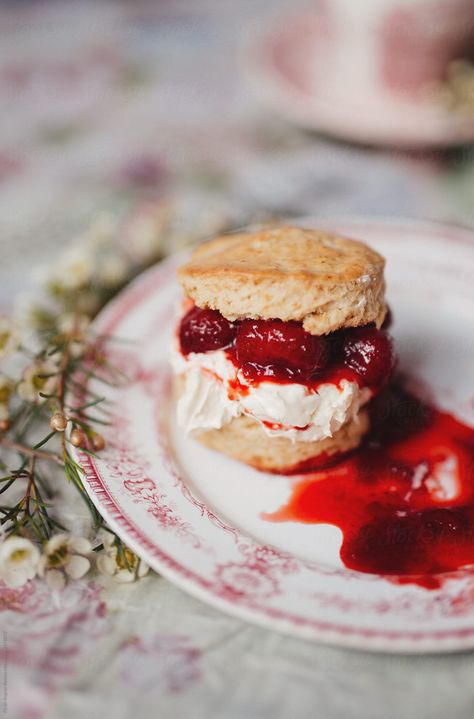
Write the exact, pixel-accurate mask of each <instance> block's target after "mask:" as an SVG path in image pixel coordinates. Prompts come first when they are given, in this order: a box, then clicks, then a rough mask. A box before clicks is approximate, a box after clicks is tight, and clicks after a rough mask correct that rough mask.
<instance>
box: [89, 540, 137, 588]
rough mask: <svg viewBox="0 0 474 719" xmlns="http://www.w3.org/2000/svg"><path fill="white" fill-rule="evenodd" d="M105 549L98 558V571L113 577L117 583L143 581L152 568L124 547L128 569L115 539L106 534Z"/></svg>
mask: <svg viewBox="0 0 474 719" xmlns="http://www.w3.org/2000/svg"><path fill="white" fill-rule="evenodd" d="M102 541H103V544H104V549H103V551H102V552H101V553H100V554H99V555H98V556H97V569H98V570H99V572H100V573H101V574H105V575H106V576H109V577H113V578H114V579H115V580H116V581H117V582H121V583H124V584H126V583H129V582H134V581H135V579H141V578H142V577H144V576H145V575H146V574H148V572H149V570H150V567H149V566H148V564H145V562H143V561H142V560H141V559H139V558H138V557H137V555H136V554H134V553H133V552H132V551H131V550H130V549H128V547H125V546H124V545H122V546H123V552H124V554H125V558H126V560H127V563H128V567H127V565H126V563H125V562H124V560H123V557H122V555H121V553H120V552H119V551H118V549H117V547H116V546H115V543H114V537H113V536H112V535H111V534H106V535H105V536H104V538H103V540H102Z"/></svg>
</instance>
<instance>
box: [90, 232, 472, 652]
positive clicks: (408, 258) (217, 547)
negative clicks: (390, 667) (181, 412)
mask: <svg viewBox="0 0 474 719" xmlns="http://www.w3.org/2000/svg"><path fill="white" fill-rule="evenodd" d="M305 224H307V225H308V224H309V222H308V221H307V222H306V223H305ZM325 224H328V223H325ZM329 227H330V229H335V230H336V231H340V232H342V233H345V234H348V235H350V236H354V237H360V238H363V239H364V240H366V241H367V242H368V243H369V244H371V245H372V246H374V247H375V248H376V249H377V250H379V251H381V252H382V253H383V254H384V255H385V256H386V258H387V270H388V271H387V284H388V300H389V303H390V306H391V307H392V309H393V313H394V316H395V318H396V321H395V325H394V335H395V340H396V342H397V347H398V349H399V354H400V357H401V362H402V364H403V365H405V366H409V367H410V370H411V371H413V372H414V373H415V374H416V375H417V376H418V377H420V378H422V379H423V381H424V382H425V383H427V384H428V385H429V386H432V387H436V400H437V402H438V403H439V404H440V405H441V406H442V407H446V408H447V409H449V410H450V411H454V412H456V414H457V415H458V416H459V417H460V418H462V419H463V421H465V422H466V423H469V424H471V425H474V402H473V401H472V387H474V364H473V362H472V357H473V356H474V344H473V343H474V339H473V338H474V298H473V294H472V277H474V252H473V247H474V237H473V236H472V234H471V233H469V232H467V231H462V230H458V229H452V228H447V227H442V226H437V225H424V224H421V225H420V224H416V223H408V222H406V223H403V222H383V221H370V222H369V221H367V222H365V221H364V222H349V221H347V222H344V223H331V224H330V225H329ZM182 260H183V257H182V256H174V257H171V258H169V259H168V260H167V261H165V262H163V263H161V264H159V265H157V266H156V267H154V268H152V269H151V270H149V271H148V272H146V273H145V274H144V275H142V276H141V277H139V278H138V279H137V280H136V281H135V282H134V283H133V284H132V285H131V286H130V287H128V288H127V289H126V290H125V291H124V292H123V293H122V294H121V295H120V296H119V297H117V298H116V299H115V300H114V301H113V302H112V303H110V305H109V306H108V307H107V308H106V309H105V311H103V312H102V313H101V315H100V317H99V318H98V320H97V321H96V324H95V328H96V330H97V331H98V332H100V333H101V334H106V335H111V336H115V337H117V338H124V339H127V340H128V341H127V342H110V343H109V344H108V348H109V349H108V352H109V355H110V356H109V359H110V362H111V363H112V364H114V365H115V366H118V367H120V368H121V369H122V370H123V371H124V372H125V373H126V374H127V377H128V381H127V382H126V383H124V384H123V385H121V386H120V387H116V388H111V389H110V398H111V400H112V404H111V405H110V408H111V409H110V411H111V414H112V425H111V426H110V427H108V428H106V432H105V434H106V440H107V447H106V450H105V451H104V452H103V453H101V455H100V459H94V458H92V457H91V456H89V455H87V454H85V453H83V452H81V451H80V450H76V458H77V460H78V461H79V462H80V463H81V465H82V467H83V468H84V470H85V472H86V478H85V485H86V489H87V491H88V493H89V494H90V496H91V498H92V500H93V502H94V503H95V504H96V505H97V507H98V508H99V509H100V511H101V513H102V514H103V515H104V516H105V518H106V519H107V521H108V522H109V523H110V525H111V526H112V527H113V528H114V529H115V530H116V531H117V533H118V534H119V535H120V536H121V537H122V538H123V540H124V541H125V542H126V543H127V544H129V545H130V547H131V548H132V549H133V550H134V551H135V552H136V553H137V554H138V555H140V556H141V557H142V558H143V559H144V560H145V561H146V562H147V563H148V564H150V565H151V566H152V567H153V568H154V569H155V570H156V571H157V572H159V573H160V574H162V575H163V576H165V577H166V578H168V579H169V580H170V581H171V582H173V583H175V584H176V585H177V586H179V587H181V588H182V589H183V590H184V591H186V592H189V593H190V594H192V595H194V596H195V597H197V598H199V599H201V600H202V601H204V602H207V603H208V604H211V605H213V606H214V607H216V608H218V609H220V610H222V611H225V612H228V613H230V614H233V615H235V616H237V617H240V618H242V619H244V620H248V621H251V622H255V623H257V624H260V625H262V626H264V627H267V628H269V629H275V630H278V631H282V632H285V633H288V634H292V635H295V636H298V637H303V638H305V639H311V640H318V641H324V642H328V643H332V644H338V645H344V646H351V647H359V648H362V649H368V650H384V651H391V652H447V651H455V650H460V649H466V648H468V647H474V573H473V571H470V570H464V571H461V572H457V573H453V574H451V575H446V577H445V578H444V581H443V583H442V587H441V588H439V589H431V590H428V589H425V588H423V587H421V586H417V585H414V584H413V585H412V584H405V585H400V584H395V583H393V582H392V581H390V580H389V578H387V577H384V576H379V575H370V574H362V573H358V572H355V571H352V570H349V569H347V568H346V567H345V566H344V565H343V564H342V562H341V559H340V557H339V549H340V545H341V532H340V530H338V529H337V528H336V527H334V526H330V525H308V524H306V525H305V524H299V523H296V522H287V523H272V522H269V521H265V520H264V519H263V518H262V514H263V513H265V512H266V513H268V512H272V511H274V510H276V509H277V508H278V507H280V506H281V505H282V504H284V502H285V501H286V500H287V498H288V496H289V494H290V491H291V487H292V482H294V481H295V480H294V478H291V477H281V476H271V475H266V474H263V473H259V472H257V471H255V470H252V469H251V468H249V467H247V466H244V465H242V464H239V463H237V462H234V461H233V460H231V459H229V458H227V457H224V456H221V455H219V454H216V453H214V452H212V451H211V450H208V449H206V448H205V447H203V446H201V445H199V444H198V443H196V442H195V441H193V440H192V439H188V438H186V437H184V436H183V435H182V433H181V432H180V431H179V430H178V429H177V427H176V425H175V422H174V411H173V410H174V408H173V404H172V402H171V401H170V400H171V398H170V371H169V366H168V349H169V342H170V337H171V333H172V330H173V324H174V316H175V306H176V303H177V300H178V297H179V295H180V291H179V288H178V285H177V282H176V277H175V270H176V268H177V266H178V265H179V264H180V263H181V262H182ZM434 308H435V311H434ZM94 382H95V381H94V380H91V387H90V388H91V389H94ZM466 388H471V396H470V397H469V396H467V394H466ZM95 389H97V388H95ZM99 391H100V390H99Z"/></svg>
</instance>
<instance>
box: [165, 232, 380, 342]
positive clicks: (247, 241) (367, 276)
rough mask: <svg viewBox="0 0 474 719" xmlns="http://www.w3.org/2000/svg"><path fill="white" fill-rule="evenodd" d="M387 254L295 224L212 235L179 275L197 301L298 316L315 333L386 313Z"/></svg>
mask: <svg viewBox="0 0 474 719" xmlns="http://www.w3.org/2000/svg"><path fill="white" fill-rule="evenodd" d="M384 265H385V260H384V259H383V257H381V255H379V254H378V253H377V252H375V251H374V250H372V249H370V248H369V247H367V245H364V244H363V243H362V242H358V241H357V240H350V239H348V238H346V237H339V236H336V235H331V234H328V233H327V232H323V231H322V230H313V229H302V228H300V227H276V228H269V229H263V230H259V231H258V232H242V233H238V234H235V235H227V236H225V235H224V236H222V237H217V238H216V239H214V240H211V241H210V242H207V243H205V244H203V245H201V246H200V247H198V248H197V249H196V250H195V251H194V252H193V254H192V256H191V259H190V260H189V262H188V263H187V264H185V265H184V266H183V267H181V268H180V270H179V272H178V274H179V279H180V282H181V285H182V287H183V289H184V291H185V293H186V294H187V295H188V296H189V297H191V298H192V299H193V300H194V302H195V303H196V305H198V307H203V308H211V309H216V310H219V312H221V313H222V314H223V315H224V317H227V319H229V320H237V319H239V320H240V319H244V318H252V319H275V318H277V319H281V320H283V321H285V322H287V321H289V320H297V321H298V322H302V323H303V326H304V328H305V330H306V331H307V332H311V333H312V334H315V335H320V334H327V333H328V332H333V331H335V330H337V329H339V328H341V327H357V326H360V325H366V324H369V323H371V322H374V323H375V324H376V326H377V327H380V326H381V324H382V322H383V320H384V317H385V314H386V305H385V298H384V293H385V282H384V277H383V270H384Z"/></svg>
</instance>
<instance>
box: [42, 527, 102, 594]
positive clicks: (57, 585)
mask: <svg viewBox="0 0 474 719" xmlns="http://www.w3.org/2000/svg"><path fill="white" fill-rule="evenodd" d="M91 551H92V545H91V543H90V542H89V540H88V539H85V538H84V537H76V536H68V535H67V534H56V535H55V536H54V537H51V539H49V540H48V541H47V542H46V545H45V547H44V553H43V556H42V557H41V559H40V563H39V568H38V574H39V575H40V577H45V579H46V582H47V584H48V585H49V586H50V587H51V589H57V590H61V589H64V587H65V586H66V582H67V578H68V577H69V578H71V579H80V578H81V577H83V576H84V574H87V572H88V571H89V569H90V566H91V563H90V560H89V555H90V553H91Z"/></svg>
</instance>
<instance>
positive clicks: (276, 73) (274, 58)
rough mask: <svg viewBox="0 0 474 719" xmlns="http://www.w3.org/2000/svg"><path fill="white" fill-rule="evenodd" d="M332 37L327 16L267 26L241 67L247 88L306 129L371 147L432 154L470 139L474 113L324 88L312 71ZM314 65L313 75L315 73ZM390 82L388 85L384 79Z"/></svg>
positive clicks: (418, 99) (385, 93)
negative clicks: (397, 148)
mask: <svg viewBox="0 0 474 719" xmlns="http://www.w3.org/2000/svg"><path fill="white" fill-rule="evenodd" d="M330 36H331V33H330V32H329V29H328V28H327V27H326V26H325V21H324V15H322V14H321V13H319V14H318V13H316V12H307V13H300V14H298V15H295V16H291V17H289V18H285V19H284V20H280V22H279V23H277V24H276V25H275V23H273V24H271V25H270V27H269V28H267V29H266V30H264V31H261V32H260V33H258V34H257V36H256V37H255V36H253V37H252V39H251V40H250V41H249V42H247V44H246V47H245V49H244V57H243V66H244V71H245V75H246V77H247V78H248V80H249V83H250V85H251V86H253V88H254V89H255V92H256V94H257V95H258V96H259V97H261V98H262V100H263V101H264V102H266V104H268V105H269V106H271V107H272V108H274V109H275V110H277V111H278V112H279V113H280V114H282V115H284V116H286V117H287V118H288V119H290V120H291V121H292V122H295V123H297V124H298V125H301V126H303V127H305V128H308V129H312V130H317V131H321V132H324V133H327V134H328V135H333V136H335V137H339V138H341V139H346V140H352V141H356V142H360V143H364V144H368V145H388V146H391V147H400V148H407V149H410V148H436V147H449V146H457V145H463V144H468V143H471V142H473V141H474V114H473V113H472V112H470V113H467V112H464V113H461V112H456V111H453V110H450V109H448V108H445V107H443V106H442V105H441V104H440V103H438V102H436V101H435V100H434V99H433V98H432V97H431V96H426V97H423V96H422V94H421V93H420V94H418V95H416V94H415V95H411V96H410V95H408V96H403V94H398V93H397V92H392V91H391V89H390V87H389V86H388V85H387V87H386V88H385V90H379V91H375V89H374V88H373V89H372V90H368V91H367V92H366V93H365V94H364V95H362V96H361V95H359V94H358V95H357V96H355V97H354V96H352V97H351V93H350V92H349V88H347V87H346V88H342V87H339V86H337V76H335V78H334V81H331V82H327V78H326V77H325V73H324V72H322V73H321V76H320V77H319V79H318V81H317V82H316V83H315V75H317V73H315V72H314V67H317V66H318V64H319V65H320V66H321V67H325V63H324V60H325V53H326V52H327V49H328V38H329V37H330ZM312 67H313V69H312ZM387 82H388V81H387Z"/></svg>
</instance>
